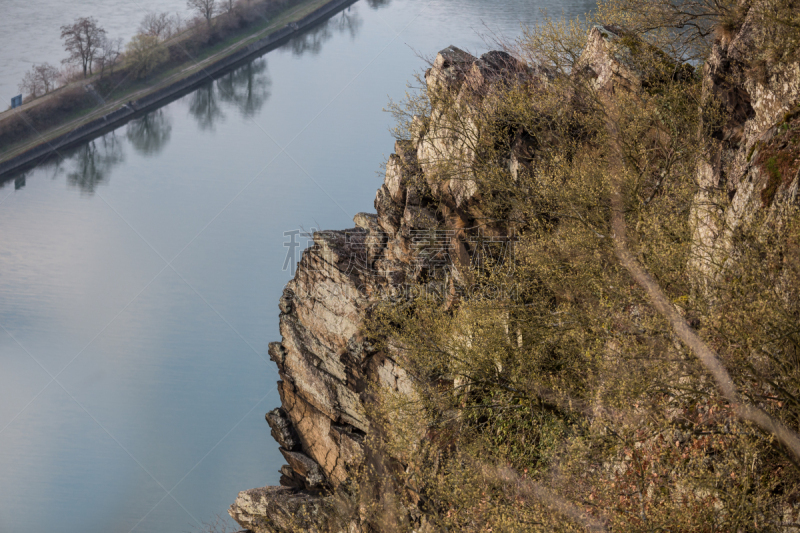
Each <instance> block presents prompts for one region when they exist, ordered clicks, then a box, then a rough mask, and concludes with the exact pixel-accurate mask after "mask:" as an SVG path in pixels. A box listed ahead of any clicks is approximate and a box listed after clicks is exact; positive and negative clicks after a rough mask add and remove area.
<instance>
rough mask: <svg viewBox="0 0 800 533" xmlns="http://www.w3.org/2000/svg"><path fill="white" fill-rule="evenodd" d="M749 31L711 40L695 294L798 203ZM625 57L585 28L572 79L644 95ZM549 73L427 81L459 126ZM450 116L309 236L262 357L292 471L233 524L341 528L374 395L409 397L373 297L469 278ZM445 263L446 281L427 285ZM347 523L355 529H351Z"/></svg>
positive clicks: (518, 150)
mask: <svg viewBox="0 0 800 533" xmlns="http://www.w3.org/2000/svg"><path fill="white" fill-rule="evenodd" d="M749 24H751V22H750V21H749V20H748V21H746V22H745V24H744V26H743V27H742V28H741V30H740V31H739V32H738V33H736V35H734V36H732V37H729V38H726V39H722V40H721V41H720V42H718V43H717V44H716V45H715V47H714V49H713V53H712V55H711V57H710V58H709V60H708V61H707V63H706V64H705V66H704V70H703V79H704V91H705V94H706V98H711V97H714V98H717V99H718V100H719V101H721V102H722V103H723V104H724V106H725V107H726V111H727V116H728V117H729V118H728V119H727V120H726V121H725V122H724V123H723V124H720V126H719V128H718V131H717V133H716V137H717V142H715V143H714V144H712V145H710V146H708V147H707V149H706V157H705V159H704V161H703V164H702V165H701V172H700V175H699V176H697V180H698V182H699V185H700V186H699V189H698V193H697V195H696V198H695V202H694V212H693V224H694V225H693V228H694V229H693V231H694V237H693V241H694V243H695V247H696V253H695V254H694V255H693V257H694V259H693V261H694V263H693V266H694V268H695V269H696V271H697V272H698V274H697V278H696V281H697V283H699V284H702V283H703V280H704V279H706V278H708V277H713V276H715V275H718V273H719V272H720V266H719V265H720V264H724V263H725V261H726V260H728V261H729V260H731V259H730V258H729V257H726V253H727V250H728V249H729V246H730V240H731V238H732V237H731V236H732V235H733V234H734V232H735V230H736V228H738V227H741V226H742V225H746V224H747V223H748V220H750V219H752V217H753V214H754V213H756V212H763V210H769V212H770V213H774V215H773V216H772V218H770V219H768V220H772V221H774V220H778V219H779V218H780V213H781V212H782V210H785V209H788V206H791V205H795V204H796V203H797V201H798V199H797V192H798V191H797V189H798V177H797V175H798V169H799V168H800V164H799V163H798V159H797V156H798V155H800V153H797V152H795V150H796V146H797V144H796V139H795V137H794V136H795V135H796V134H795V127H796V126H797V125H798V124H800V114H798V113H797V109H798V108H797V105H798V96H800V82H798V80H800V71H799V70H798V65H797V64H796V63H794V64H790V65H786V66H784V67H782V68H781V69H779V70H776V71H772V72H770V73H769V75H767V76H761V77H760V78H756V77H754V75H753V74H752V73H751V72H749V71H746V69H745V68H744V66H743V65H745V63H746V61H745V59H744V56H746V55H747V54H748V53H749V49H750V47H752V46H753V42H752V39H753V38H752V33H753V32H752V29H751V28H750V26H749ZM625 46H626V45H625V43H624V42H622V41H621V40H620V30H619V29H617V28H611V27H598V28H595V29H593V30H592V31H591V32H590V37H589V43H588V46H587V47H586V49H585V52H584V56H583V57H582V58H581V60H580V61H579V62H578V68H577V69H576V73H575V74H573V75H576V76H578V75H579V76H585V77H588V78H589V79H591V80H594V81H593V83H594V84H595V86H596V88H598V89H599V90H608V91H611V92H613V91H614V90H620V88H624V89H625V90H631V89H632V88H635V87H636V86H639V85H641V83H642V80H641V75H640V73H637V72H635V71H633V70H632V69H630V68H628V66H627V65H626V62H625V54H624V53H622V52H621V51H622V50H623V48H624V47H625ZM552 76H553V74H551V73H550V72H547V71H545V70H544V69H539V68H531V67H530V66H528V65H525V64H523V63H522V62H520V61H518V60H516V59H514V58H513V57H512V56H510V55H508V54H506V53H504V52H490V53H488V54H485V55H483V56H482V57H480V58H475V57H473V56H471V55H470V54H468V53H466V52H463V51H461V50H459V49H457V48H455V47H449V48H447V49H445V50H442V51H441V52H439V54H438V55H437V57H436V60H435V62H434V64H433V65H432V67H431V69H429V70H428V72H427V73H426V76H425V79H426V82H427V84H428V88H429V90H430V91H436V90H440V89H441V88H443V87H444V88H446V89H447V91H448V93H449V94H451V95H453V98H454V99H455V101H456V103H457V105H458V106H461V109H462V110H463V113H464V116H468V114H469V110H470V109H475V108H478V107H480V105H481V101H482V99H483V98H485V96H486V95H487V94H489V93H490V92H491V91H492V87H493V84H495V83H497V80H506V81H505V82H504V83H507V80H509V79H516V80H520V79H521V80H525V82H526V83H528V82H532V83H535V84H537V86H538V87H540V88H543V90H546V87H547V84H548V79H551V77H552ZM448 120H451V118H450V117H449V116H447V115H445V114H444V113H438V112H437V110H436V108H435V106H434V109H433V111H432V114H431V116H430V117H427V118H425V119H424V120H419V121H417V123H415V124H416V126H415V128H414V129H413V138H410V139H407V140H403V141H398V142H397V143H396V145H395V153H394V154H392V155H391V156H390V158H389V160H388V162H387V165H386V177H385V181H384V183H383V185H382V186H381V188H380V189H379V190H378V191H377V194H376V198H375V210H376V213H375V214H367V213H360V214H358V215H356V217H355V218H354V222H355V225H356V227H354V228H352V229H348V230H342V231H320V232H317V233H315V234H314V245H313V246H312V247H311V248H310V249H308V250H306V251H305V253H304V254H303V257H302V260H301V261H300V263H299V266H298V269H297V274H296V276H295V277H294V279H293V280H292V281H291V282H290V283H289V284H288V285H287V286H286V288H285V290H284V293H283V296H282V297H281V300H280V303H279V305H280V310H281V315H280V331H281V335H282V340H281V342H276V343H272V344H271V345H270V349H269V353H270V357H271V359H272V360H273V361H274V362H275V364H276V365H277V366H278V369H279V372H280V377H281V381H280V382H279V391H280V396H281V407H279V408H277V409H275V410H273V411H271V412H269V413H267V415H266V420H267V422H268V423H269V426H270V427H271V429H272V436H273V437H274V438H275V440H276V441H277V442H278V443H279V445H280V451H281V453H282V454H283V456H284V457H285V459H286V463H287V464H286V465H285V466H283V467H282V468H281V474H282V475H281V480H280V483H281V486H280V487H264V488H258V489H252V490H246V491H243V492H241V493H240V494H239V497H238V498H237V499H236V501H235V503H234V504H233V505H232V506H231V508H230V511H229V513H230V515H231V516H232V517H233V518H234V519H235V520H236V521H237V522H238V523H239V524H241V526H242V527H245V528H247V529H249V530H251V531H253V532H255V533H267V532H281V533H283V532H290V531H299V530H304V531H319V532H322V531H329V530H334V529H336V530H338V529H339V528H341V527H342V525H341V524H340V523H337V524H336V525H335V526H334V523H333V518H332V517H333V514H334V513H333V499H332V496H331V495H330V494H331V493H332V492H333V491H335V490H336V489H337V488H338V487H340V486H342V485H343V484H346V483H347V481H348V478H349V476H350V474H351V472H352V471H353V469H354V468H356V467H358V466H359V465H361V464H362V463H363V462H364V460H365V457H366V456H367V455H368V454H369V453H370V452H369V450H368V449H366V446H367V445H366V442H367V441H366V439H367V436H368V435H369V434H370V431H371V417H370V395H369V390H370V386H376V385H377V386H380V387H387V388H391V389H394V390H396V391H398V392H401V393H404V394H408V395H411V394H414V392H413V386H412V383H411V380H410V379H409V377H408V376H407V375H406V373H405V372H404V370H403V369H402V368H400V366H398V364H397V362H396V361H395V360H394V359H393V357H392V354H391V353H386V352H384V351H378V350H376V349H374V348H373V347H372V346H371V345H370V344H369V343H368V342H367V341H366V340H365V338H364V335H363V331H362V330H363V323H364V320H365V317H366V315H367V313H368V312H369V310H370V308H371V306H372V305H373V304H374V303H375V302H376V301H379V300H380V299H385V298H397V297H400V296H402V293H403V291H405V290H407V289H408V288H409V287H419V286H420V285H425V284H429V285H431V290H433V291H439V293H440V294H441V295H442V296H443V298H444V299H445V300H446V299H448V298H454V294H453V286H454V284H455V283H456V282H459V281H461V282H463V278H464V276H467V275H468V274H467V272H466V267H467V266H468V264H469V262H470V259H471V257H472V254H473V252H474V250H473V249H472V248H471V246H472V245H471V244H470V241H469V239H465V238H463V237H464V231H463V228H467V227H474V226H476V225H477V224H476V221H478V220H483V219H484V218H485V217H484V213H483V211H482V198H481V196H480V193H479V192H478V187H477V186H476V184H475V182H474V181H473V180H472V179H471V175H470V165H469V161H470V158H471V157H472V155H473V154H472V153H471V150H473V148H472V147H471V146H470V145H469V143H465V142H464V140H463V136H461V134H459V135H454V134H451V133H449V132H451V131H453V128H450V127H448V124H447V121H448ZM535 149H536V148H535V146H534V145H533V144H532V143H531V142H530V140H529V139H525V138H519V139H516V140H515V141H514V142H513V143H512V149H511V151H510V153H509V154H508V158H507V164H508V166H509V168H510V169H511V172H512V174H513V173H514V172H515V169H519V168H521V167H522V166H525V165H529V164H530V162H531V161H532V160H533V159H534V158H535ZM781 154H783V155H781ZM786 154H788V155H786ZM776 158H777V159H776ZM443 160H444V161H447V160H452V161H457V162H458V165H460V168H458V169H455V170H453V169H450V174H449V175H448V178H447V179H440V178H439V177H437V175H436V173H437V166H436V165H435V164H434V163H435V162H437V161H443ZM770 161H772V163H770ZM776 161H777V163H776ZM776 165H777V166H776ZM778 167H779V169H778V170H775V169H776V168H778ZM483 226H484V227H483V229H482V235H483V236H486V237H489V238H495V239H504V238H508V237H509V235H510V233H511V231H512V229H513V228H509V227H508V226H506V227H494V226H492V225H491V224H484V225H483ZM443 261H444V262H446V263H447V266H448V267H450V268H449V269H448V272H450V274H449V275H450V276H451V277H450V278H447V277H446V276H441V275H434V274H435V273H437V272H441V271H442V266H443ZM348 527H349V528H350V531H359V526H358V524H357V523H356V522H353V523H351V524H349V526H348Z"/></svg>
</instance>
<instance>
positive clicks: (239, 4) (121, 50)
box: [18, 0, 296, 101]
mask: <svg viewBox="0 0 800 533" xmlns="http://www.w3.org/2000/svg"><path fill="white" fill-rule="evenodd" d="M293 1H296V0H187V2H186V5H187V7H188V9H189V11H190V13H191V15H192V18H189V19H188V20H185V19H183V18H182V17H181V15H180V14H178V13H176V14H170V13H167V12H160V13H156V12H152V13H147V14H146V15H145V16H144V18H143V19H142V21H141V23H140V24H139V28H138V32H137V33H136V35H134V36H133V37H132V38H131V40H130V41H129V42H128V43H123V40H122V38H112V37H110V36H109V35H108V32H107V31H106V29H105V28H103V27H102V26H101V25H100V24H99V22H98V21H97V19H95V18H94V17H79V18H77V19H75V20H74V21H73V22H72V23H69V24H65V25H63V26H61V39H62V42H63V45H64V50H65V51H66V52H67V57H66V58H64V59H63V60H62V65H63V68H62V69H59V68H57V67H55V66H53V65H51V64H49V63H41V64H34V65H33V66H32V67H31V69H30V70H29V71H28V72H27V73H25V75H24V77H23V79H22V80H21V81H20V83H19V85H18V88H19V90H20V92H21V93H23V95H24V96H25V99H26V100H28V101H30V100H32V99H35V98H39V97H41V96H44V95H45V94H48V93H50V92H52V91H53V90H55V89H58V88H60V87H63V86H65V85H68V84H70V83H71V82H74V81H78V80H80V79H89V78H94V77H95V76H96V75H99V79H98V80H96V81H97V82H98V83H100V85H102V83H101V81H102V80H103V79H104V78H105V77H106V76H107V75H113V74H114V70H115V68H116V67H117V66H119V65H122V66H121V68H122V69H123V70H124V71H125V75H129V76H130V77H131V78H132V79H134V80H136V79H141V78H145V77H147V76H149V75H151V74H153V73H154V72H155V71H156V70H157V69H159V68H160V67H166V66H167V65H168V64H173V65H174V64H178V63H181V62H184V61H187V60H190V59H194V57H195V56H196V55H197V54H198V53H199V52H201V51H202V49H203V48H204V47H206V46H209V45H212V44H214V43H217V42H219V41H221V40H224V39H226V38H228V37H231V36H232V35H233V34H235V33H236V31H238V30H241V29H243V28H245V27H247V26H250V25H252V24H253V23H254V22H259V21H261V22H263V21H269V18H270V16H271V15H272V14H273V13H274V12H275V11H276V10H278V9H281V8H282V7H284V6H285V5H287V4H289V3H292V2H293ZM187 30H191V31H187ZM180 34H184V35H182V36H181V37H180V38H177V36H178V35H180ZM111 86H114V84H112V85H111Z"/></svg>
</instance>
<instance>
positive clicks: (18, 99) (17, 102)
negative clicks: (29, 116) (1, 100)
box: [11, 94, 22, 109]
mask: <svg viewBox="0 0 800 533" xmlns="http://www.w3.org/2000/svg"><path fill="white" fill-rule="evenodd" d="M21 105H22V95H21V94H18V95H17V96H14V97H12V98H11V109H14V108H15V107H19V106H21Z"/></svg>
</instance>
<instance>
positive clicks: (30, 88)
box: [18, 63, 59, 98]
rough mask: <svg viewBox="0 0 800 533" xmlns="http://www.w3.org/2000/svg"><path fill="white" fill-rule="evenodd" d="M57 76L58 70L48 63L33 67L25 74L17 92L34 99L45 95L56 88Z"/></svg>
mask: <svg viewBox="0 0 800 533" xmlns="http://www.w3.org/2000/svg"><path fill="white" fill-rule="evenodd" d="M58 75H59V72H58V69H57V68H56V67H54V66H53V65H51V64H49V63H42V64H41V65H34V66H33V67H32V68H31V69H30V70H29V71H28V72H26V73H25V77H24V78H22V82H21V83H20V84H19V86H18V87H19V90H20V91H22V92H23V93H28V94H29V95H31V96H33V97H34V98H36V97H37V96H41V95H43V94H47V93H49V92H50V91H52V90H53V89H55V88H56V80H57V79H58Z"/></svg>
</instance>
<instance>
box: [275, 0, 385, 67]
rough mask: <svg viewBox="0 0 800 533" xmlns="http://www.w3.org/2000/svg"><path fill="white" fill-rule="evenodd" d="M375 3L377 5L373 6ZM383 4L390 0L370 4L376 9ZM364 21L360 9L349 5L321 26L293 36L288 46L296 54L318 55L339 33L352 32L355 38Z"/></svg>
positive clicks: (376, 0) (375, 0)
mask: <svg viewBox="0 0 800 533" xmlns="http://www.w3.org/2000/svg"><path fill="white" fill-rule="evenodd" d="M373 4H375V5H374V6H373ZM383 5H388V0H373V2H370V6H373V7H374V8H375V9H377V8H378V7H381V6H383ZM363 22H364V21H363V19H362V18H361V17H360V16H359V14H358V9H357V8H355V7H349V8H347V9H345V10H344V11H342V12H341V13H339V14H338V15H336V16H334V17H332V18H330V19H328V20H326V21H325V22H324V23H322V24H320V25H319V26H316V27H314V28H312V29H310V30H308V31H306V32H305V33H303V34H302V35H300V36H297V37H294V38H292V40H291V41H289V42H288V43H287V44H286V47H287V48H289V49H290V50H291V51H292V54H293V55H295V56H302V55H304V54H306V53H310V54H311V55H317V54H319V53H320V51H322V45H324V44H325V43H326V42H327V41H329V40H330V39H331V38H332V37H333V36H334V35H336V34H337V33H339V34H344V33H348V34H350V38H355V37H356V35H358V31H359V30H360V29H361V25H362V24H363Z"/></svg>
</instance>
